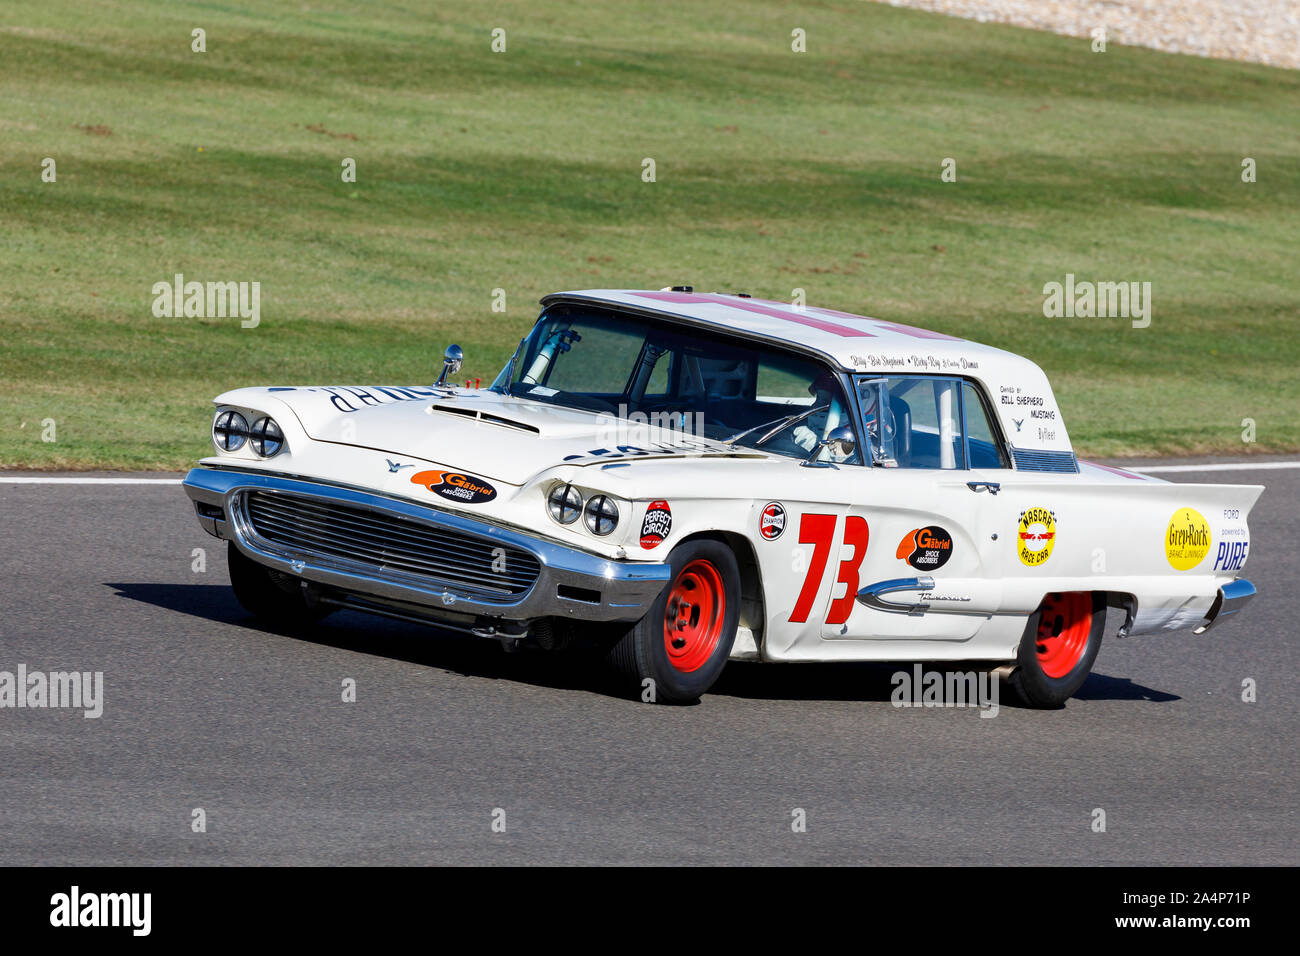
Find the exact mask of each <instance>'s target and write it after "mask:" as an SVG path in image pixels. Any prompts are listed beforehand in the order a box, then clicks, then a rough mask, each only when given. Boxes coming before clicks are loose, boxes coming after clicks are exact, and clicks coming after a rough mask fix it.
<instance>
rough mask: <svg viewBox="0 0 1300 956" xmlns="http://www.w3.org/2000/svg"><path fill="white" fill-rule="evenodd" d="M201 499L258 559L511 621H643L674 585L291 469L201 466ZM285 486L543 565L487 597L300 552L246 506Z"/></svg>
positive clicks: (309, 575)
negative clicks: (595, 599) (280, 541)
mask: <svg viewBox="0 0 1300 956" xmlns="http://www.w3.org/2000/svg"><path fill="white" fill-rule="evenodd" d="M181 484H182V486H183V487H184V488H185V492H186V494H188V495H189V496H190V498H191V499H193V500H194V501H202V502H206V503H208V504H212V505H219V506H221V507H223V508H224V509H225V512H226V516H227V521H226V522H224V524H226V525H227V526H228V527H227V528H226V529H225V530H226V534H225V535H223V536H224V537H228V538H230V539H231V540H233V541H234V542H235V545H236V547H238V548H239V550H240V551H242V552H243V553H244V554H245V555H247V556H248V557H249V558H251V559H252V560H254V561H257V562H258V563H259V564H263V565H265V566H267V567H270V568H274V569H276V570H279V571H283V572H284V573H286V574H291V575H294V576H296V577H299V578H303V579H306V580H308V581H314V582H316V583H319V584H323V585H325V586H327V587H333V588H337V589H339V590H341V591H345V592H350V593H357V594H370V595H374V596H376V597H381V598H387V599H390V600H398V601H406V602H409V603H412V604H419V605H423V606H426V607H430V608H435V609H438V610H443V611H450V610H454V611H455V612H456V613H460V614H470V615H475V614H477V615H483V616H487V617H497V618H502V619H507V620H520V621H523V620H531V619H533V618H539V617H571V618H575V619H581V620H595V621H635V620H638V619H639V618H641V617H642V616H644V614H645V612H646V611H647V610H648V609H649V607H650V605H651V604H652V603H653V602H654V600H655V598H657V597H658V596H659V593H660V592H661V591H662V590H663V588H664V585H665V584H667V583H668V581H669V579H670V577H671V574H672V570H671V568H670V567H669V566H668V565H667V564H643V563H635V564H634V563H627V562H620V561H614V560H610V559H607V558H603V557H601V556H600V555H596V554H590V553H588V552H585V551H579V550H577V549H576V548H570V547H566V546H564V545H560V544H556V543H554V542H551V541H547V540H545V539H542V538H537V537H533V536H531V535H527V534H523V533H521V532H518V531H514V530H512V529H508V528H503V527H501V526H499V525H495V524H491V523H489V522H487V521H483V520H480V519H475V518H469V517H465V516H463V515H460V514H455V513H452V512H449V511H442V510H440V509H437V508H432V507H427V506H424V505H420V504H416V503H415V502H410V501H404V500H401V499H398V498H391V497H388V496H386V495H382V494H377V493H372V492H367V491H361V490H358V489H353V488H345V487H342V486H339V485H330V484H326V483H323V482H317V481H308V480H303V479H298V478H289V477H286V476H283V475H277V474H266V473H254V472H242V471H226V470H223V469H218V468H195V469H192V470H191V471H190V473H189V474H188V475H186V476H185V479H184V481H182V483H181ZM253 490H262V491H281V492H285V493H289V494H295V495H302V496H305V497H311V498H318V499H321V500H323V501H326V502H331V501H332V502H338V503H341V504H348V505H352V506H355V507H360V508H368V509H372V510H375V511H379V512H381V513H388V514H392V515H396V516H400V517H402V518H406V519H408V520H411V521H415V522H418V523H421V524H426V525H429V526H430V527H433V528H437V529H440V530H444V531H453V532H456V533H459V534H464V535H468V536H472V537H476V538H480V539H484V540H486V541H488V542H500V543H501V544H503V545H507V546H510V547H515V548H519V549H520V550H523V551H527V552H528V553H530V554H531V555H533V557H535V558H536V559H537V561H538V564H539V565H540V566H541V570H540V572H539V574H538V577H537V581H536V582H535V583H534V584H533V586H532V587H531V588H529V589H528V590H527V591H526V592H525V593H523V594H521V595H510V596H497V595H492V596H490V597H489V596H486V595H484V594H482V593H481V592H475V591H472V590H468V589H463V588H461V587H458V586H456V585H449V586H446V587H442V586H431V584H430V582H429V581H427V580H420V579H418V578H417V577H416V576H413V575H412V576H407V575H403V574H401V573H400V572H390V571H387V570H385V571H383V572H380V571H379V569H377V568H372V567H368V566H365V565H361V564H359V563H356V562H350V561H346V560H341V559H335V558H330V557H326V556H323V555H317V554H309V553H305V552H303V553H295V552H292V551H290V550H288V549H284V548H280V547H278V546H276V545H274V544H272V543H271V542H266V541H263V540H262V539H260V538H258V536H257V535H256V534H255V533H254V532H253V530H252V528H251V526H250V524H249V522H248V519H247V516H246V515H245V513H244V509H243V507H242V499H243V497H244V494H243V493H244V492H247V491H253ZM560 585H568V586H571V587H576V588H583V589H586V590H588V591H598V592H600V595H601V601H600V603H599V604H593V603H589V602H586V601H576V600H567V599H565V598H562V597H560V596H559V595H558V593H557V589H558V587H559V586H560Z"/></svg>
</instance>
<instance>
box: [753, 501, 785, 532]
mask: <svg viewBox="0 0 1300 956" xmlns="http://www.w3.org/2000/svg"><path fill="white" fill-rule="evenodd" d="M784 530H785V508H784V507H782V506H781V505H779V504H777V503H776V502H775V501H773V502H770V503H769V504H767V505H765V506H764V507H763V512H762V514H761V515H759V518H758V533H759V534H761V535H762V536H763V537H764V538H766V539H767V540H768V541H775V540H776V539H777V538H779V537H781V532H782V531H784Z"/></svg>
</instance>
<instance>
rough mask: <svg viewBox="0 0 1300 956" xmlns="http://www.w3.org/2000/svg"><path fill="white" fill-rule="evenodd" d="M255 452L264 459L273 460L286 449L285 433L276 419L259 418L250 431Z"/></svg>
mask: <svg viewBox="0 0 1300 956" xmlns="http://www.w3.org/2000/svg"><path fill="white" fill-rule="evenodd" d="M249 441H250V442H251V443H252V446H253V451H255V452H256V453H257V454H259V455H261V456H262V457H263V458H272V457H274V456H275V454H276V453H277V452H278V451H279V450H280V449H281V448H283V447H284V432H282V431H280V426H279V425H277V424H276V423H275V419H274V418H259V419H258V420H257V421H255V422H253V427H252V428H251V429H250V430H249Z"/></svg>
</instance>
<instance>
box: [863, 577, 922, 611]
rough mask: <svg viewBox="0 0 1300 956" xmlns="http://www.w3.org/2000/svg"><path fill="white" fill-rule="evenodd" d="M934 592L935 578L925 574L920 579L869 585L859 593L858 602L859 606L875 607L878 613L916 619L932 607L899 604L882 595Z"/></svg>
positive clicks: (892, 579) (899, 579) (893, 579)
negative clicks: (900, 592)
mask: <svg viewBox="0 0 1300 956" xmlns="http://www.w3.org/2000/svg"><path fill="white" fill-rule="evenodd" d="M932 590H934V578H932V577H930V575H928V574H923V575H921V576H920V577H919V578H891V579H890V580H888V581H877V582H876V583H875V584H868V585H867V586H866V587H865V588H863V589H862V590H861V591H859V592H858V593H857V600H858V603H859V604H864V605H866V606H867V607H874V608H875V609H876V610H878V611H889V612H891V613H893V614H907V615H909V616H913V617H915V616H916V615H918V614H924V613H925V612H926V611H928V610H930V605H928V604H923V603H917V604H899V603H897V602H896V601H886V600H885V599H884V598H883V597H881V595H883V594H893V593H894V592H895V591H932Z"/></svg>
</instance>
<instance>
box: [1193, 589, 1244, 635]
mask: <svg viewBox="0 0 1300 956" xmlns="http://www.w3.org/2000/svg"><path fill="white" fill-rule="evenodd" d="M1255 594H1256V591H1255V585H1253V584H1251V583H1250V582H1249V581H1247V580H1246V579H1245V578H1238V579H1237V580H1235V581H1229V582H1228V583H1227V584H1225V585H1224V586H1223V587H1221V588H1219V593H1218V595H1217V596H1216V597H1215V599H1214V603H1213V604H1211V605H1210V609H1209V610H1208V611H1207V612H1206V613H1205V620H1204V621H1202V622H1201V624H1200V626H1199V627H1196V628H1194V629H1193V631H1192V633H1193V634H1204V633H1205V632H1206V631H1208V630H1209V629H1210V628H1212V627H1213V626H1214V625H1215V624H1217V623H1218V622H1219V621H1221V620H1223V619H1224V618H1225V617H1232V615H1234V614H1236V613H1237V612H1238V611H1240V610H1241V609H1242V608H1244V607H1245V606H1246V605H1247V604H1249V603H1250V602H1251V599H1252V598H1253V597H1254V596H1255Z"/></svg>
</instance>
